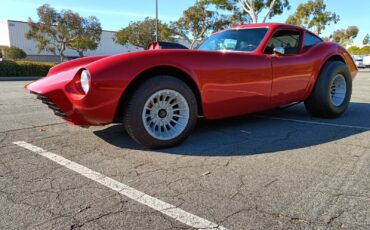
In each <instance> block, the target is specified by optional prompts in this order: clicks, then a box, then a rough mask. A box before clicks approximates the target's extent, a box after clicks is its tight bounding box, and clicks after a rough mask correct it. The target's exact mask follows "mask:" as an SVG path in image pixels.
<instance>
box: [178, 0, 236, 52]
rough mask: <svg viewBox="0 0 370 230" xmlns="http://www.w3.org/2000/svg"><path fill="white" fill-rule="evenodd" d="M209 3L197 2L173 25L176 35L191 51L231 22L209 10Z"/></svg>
mask: <svg viewBox="0 0 370 230" xmlns="http://www.w3.org/2000/svg"><path fill="white" fill-rule="evenodd" d="M208 8H209V1H202V0H200V1H197V2H196V3H195V4H194V5H193V6H190V7H189V8H188V9H187V10H185V11H184V12H183V15H182V17H181V18H179V19H178V20H177V21H175V22H173V23H172V24H171V29H172V31H173V33H174V34H176V35H177V36H179V37H180V38H182V39H184V40H186V41H187V42H188V43H189V44H190V49H192V48H194V45H195V44H196V42H197V41H199V40H202V39H204V37H206V36H207V35H208V34H209V33H211V32H214V31H217V30H220V29H222V28H224V27H226V26H227V25H228V24H229V22H228V20H227V19H226V18H225V17H224V16H223V15H219V14H218V13H217V12H215V11H212V10H209V9H208Z"/></svg>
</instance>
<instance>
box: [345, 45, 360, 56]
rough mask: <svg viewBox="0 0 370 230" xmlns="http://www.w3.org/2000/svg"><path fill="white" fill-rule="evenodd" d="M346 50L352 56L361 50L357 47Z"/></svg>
mask: <svg viewBox="0 0 370 230" xmlns="http://www.w3.org/2000/svg"><path fill="white" fill-rule="evenodd" d="M347 50H348V52H349V53H350V54H352V55H359V54H360V50H361V49H360V48H359V47H357V46H351V47H349V48H348V49H347Z"/></svg>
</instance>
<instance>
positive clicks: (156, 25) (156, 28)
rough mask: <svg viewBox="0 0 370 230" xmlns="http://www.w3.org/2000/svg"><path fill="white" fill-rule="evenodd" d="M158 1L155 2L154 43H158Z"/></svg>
mask: <svg viewBox="0 0 370 230" xmlns="http://www.w3.org/2000/svg"><path fill="white" fill-rule="evenodd" d="M158 29H159V28H158V0H155V41H156V42H158Z"/></svg>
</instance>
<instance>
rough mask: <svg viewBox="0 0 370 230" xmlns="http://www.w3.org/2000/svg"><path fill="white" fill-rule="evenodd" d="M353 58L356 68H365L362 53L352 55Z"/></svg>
mask: <svg viewBox="0 0 370 230" xmlns="http://www.w3.org/2000/svg"><path fill="white" fill-rule="evenodd" d="M353 60H354V61H355V64H356V66H357V68H366V65H365V64H364V56H363V55H354V56H353Z"/></svg>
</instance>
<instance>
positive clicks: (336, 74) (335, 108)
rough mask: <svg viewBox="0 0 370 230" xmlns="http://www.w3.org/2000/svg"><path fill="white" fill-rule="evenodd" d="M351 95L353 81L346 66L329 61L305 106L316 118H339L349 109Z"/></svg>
mask: <svg viewBox="0 0 370 230" xmlns="http://www.w3.org/2000/svg"><path fill="white" fill-rule="evenodd" d="M351 94H352V79H351V74H350V73H349V71H348V69H347V66H346V64H344V63H343V62H339V61H329V62H328V63H326V64H325V66H324V67H323V69H322V71H321V73H320V75H319V77H318V79H317V82H316V85H315V87H314V89H313V90H312V92H311V95H310V97H309V98H308V99H307V100H306V101H305V106H306V109H307V111H308V112H309V113H310V114H312V115H313V116H316V117H323V118H335V117H339V116H340V115H341V114H342V113H344V111H345V110H346V109H347V107H348V104H349V101H350V99H351Z"/></svg>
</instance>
